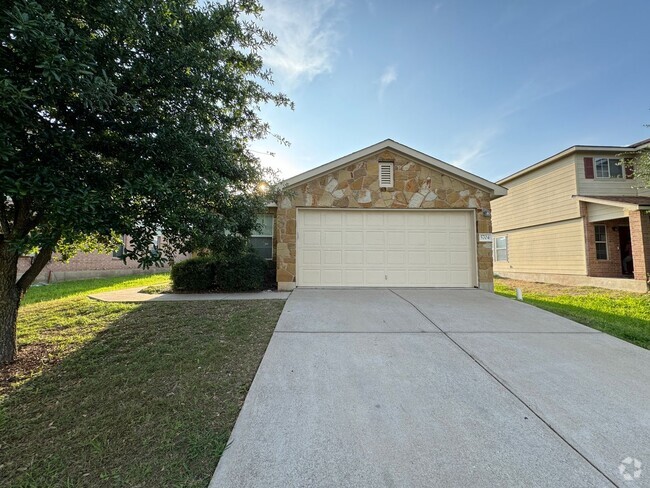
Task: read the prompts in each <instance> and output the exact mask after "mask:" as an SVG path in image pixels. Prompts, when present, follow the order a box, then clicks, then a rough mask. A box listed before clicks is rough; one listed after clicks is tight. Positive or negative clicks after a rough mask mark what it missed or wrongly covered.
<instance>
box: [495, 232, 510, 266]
mask: <svg viewBox="0 0 650 488" xmlns="http://www.w3.org/2000/svg"><path fill="white" fill-rule="evenodd" d="M499 239H503V242H505V246H504V247H499V246H498V243H499ZM498 251H505V252H506V258H505V259H499V253H498ZM508 257H509V256H508V236H498V237H495V238H494V261H496V262H506V263H507V262H508Z"/></svg>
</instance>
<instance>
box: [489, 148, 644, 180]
mask: <svg viewBox="0 0 650 488" xmlns="http://www.w3.org/2000/svg"><path fill="white" fill-rule="evenodd" d="M649 141H650V139H649V140H648V141H641V142H639V143H637V144H633V145H631V146H571V147H568V148H566V149H565V150H564V151H560V152H559V153H557V154H554V155H553V156H551V157H549V158H546V159H542V160H541V161H540V162H538V163H535V164H531V165H530V166H526V167H525V168H524V169H520V170H519V171H517V172H515V173H512V174H511V175H509V176H506V177H505V178H501V179H500V180H498V181H497V184H499V185H503V184H504V183H507V182H508V181H511V180H514V179H515V178H518V177H519V176H523V175H525V174H527V173H530V172H531V171H535V170H536V169H539V168H542V167H544V166H546V165H547V164H551V163H554V162H555V161H558V160H560V159H562V158H564V157H567V156H570V155H572V154H574V153H576V152H614V153H615V154H617V153H623V152H628V151H635V150H636V147H638V146H640V145H642V144H644V143H646V142H649Z"/></svg>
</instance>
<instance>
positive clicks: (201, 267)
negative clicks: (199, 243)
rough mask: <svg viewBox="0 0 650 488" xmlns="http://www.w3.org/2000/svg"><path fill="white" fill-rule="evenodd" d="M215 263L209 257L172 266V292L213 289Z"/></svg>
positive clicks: (193, 259) (187, 260) (213, 259)
mask: <svg viewBox="0 0 650 488" xmlns="http://www.w3.org/2000/svg"><path fill="white" fill-rule="evenodd" d="M216 267H217V261H216V259H215V258H213V257H211V256H203V257H197V258H190V259H186V260H185V261H181V262H179V263H176V264H174V266H172V272H171V279H172V288H173V289H174V291H207V290H211V289H213V288H214V277H215V270H216Z"/></svg>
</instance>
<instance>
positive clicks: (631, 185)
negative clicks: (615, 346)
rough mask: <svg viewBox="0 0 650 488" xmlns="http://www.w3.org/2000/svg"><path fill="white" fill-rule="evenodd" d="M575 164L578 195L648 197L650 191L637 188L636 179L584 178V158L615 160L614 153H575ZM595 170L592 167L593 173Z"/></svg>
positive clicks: (638, 184) (638, 185)
mask: <svg viewBox="0 0 650 488" xmlns="http://www.w3.org/2000/svg"><path fill="white" fill-rule="evenodd" d="M573 157H574V158H575V162H576V171H577V175H578V195H599V196H619V197H636V196H650V189H648V188H639V187H640V186H641V184H640V182H639V181H638V180H636V179H633V180H628V179H626V178H601V179H599V178H593V179H587V178H585V165H584V158H585V157H590V158H594V161H595V160H596V159H598V158H615V157H616V153H609V154H607V153H603V154H597V153H576V154H575V155H574V156H573ZM595 170H596V168H595V167H594V172H595Z"/></svg>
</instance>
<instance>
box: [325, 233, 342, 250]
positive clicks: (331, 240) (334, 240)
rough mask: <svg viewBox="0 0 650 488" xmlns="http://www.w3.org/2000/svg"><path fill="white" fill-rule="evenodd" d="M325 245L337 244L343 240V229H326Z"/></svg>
mask: <svg viewBox="0 0 650 488" xmlns="http://www.w3.org/2000/svg"><path fill="white" fill-rule="evenodd" d="M322 242H323V245H324V246H335V245H340V244H341V243H342V242H343V239H342V232H341V231H332V230H326V231H324V232H323V241H322Z"/></svg>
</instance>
